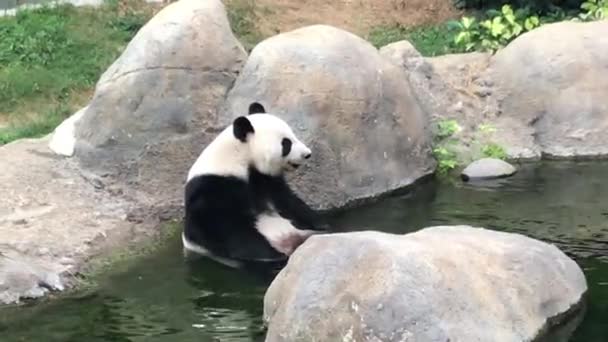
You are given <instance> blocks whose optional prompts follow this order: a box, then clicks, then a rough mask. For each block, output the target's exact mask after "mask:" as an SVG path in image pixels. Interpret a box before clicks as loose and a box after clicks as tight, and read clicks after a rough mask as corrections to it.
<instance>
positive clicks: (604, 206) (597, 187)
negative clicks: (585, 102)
mask: <svg viewBox="0 0 608 342" xmlns="http://www.w3.org/2000/svg"><path fill="white" fill-rule="evenodd" d="M520 167H521V168H520V171H519V172H518V173H517V174H516V175H515V176H514V177H511V178H508V179H503V180H499V181H491V182H483V183H476V184H465V183H462V182H459V181H454V182H451V183H441V182H436V181H434V182H430V183H427V184H424V185H421V186H418V187H416V188H415V189H414V190H413V191H411V192H409V193H408V194H406V195H400V196H395V197H392V198H388V199H384V200H382V201H380V202H378V203H376V204H374V205H371V206H367V207H365V208H359V209H357V210H351V211H349V212H346V213H342V214H339V215H336V217H335V218H333V219H332V220H333V221H334V222H335V225H336V227H338V229H339V230H347V229H350V227H366V226H367V227H375V228H377V229H379V230H384V231H390V232H398V233H405V232H410V231H414V230H417V229H420V228H423V227H427V226H431V225H446V224H469V225H474V226H483V227H487V228H491V229H497V230H505V231H512V232H519V233H523V234H526V235H528V236H531V237H535V238H538V239H541V240H544V241H548V242H552V243H555V244H557V245H558V246H559V247H560V248H561V249H562V250H564V251H565V252H566V253H568V254H569V255H570V256H572V257H573V258H575V260H576V261H577V262H578V263H579V264H580V265H581V266H582V267H583V269H584V271H585V274H586V276H587V280H588V283H589V287H590V298H589V302H588V306H587V310H586V315H585V317H584V319H583V321H582V323H581V325H580V326H579V327H578V329H577V330H576V331H575V333H574V335H573V336H572V337H571V338H570V340H569V341H572V342H606V341H608V163H606V162H588V163H582V162H579V163H572V162H545V163H540V164H528V165H521V166H520ZM269 281H270V279H269V278H268V277H263V276H260V275H258V274H255V273H244V272H241V271H237V270H232V269H228V268H226V267H223V266H221V265H218V264H216V263H214V262H212V261H210V260H207V259H199V260H185V259H184V258H183V254H182V251H181V245H180V242H179V240H176V241H172V242H171V243H170V245H169V246H168V247H167V248H165V249H163V250H162V251H160V252H158V253H156V254H155V255H153V256H149V257H147V258H145V259H143V260H140V261H138V262H137V263H135V265H131V266H130V267H129V268H128V270H123V271H121V272H115V273H114V274H112V275H110V276H107V277H105V279H104V281H103V282H102V283H101V286H100V288H98V289H96V290H95V291H94V292H88V293H83V294H81V295H79V296H72V297H69V298H62V299H58V300H54V301H50V302H48V303H40V304H38V305H32V306H26V307H20V308H17V309H10V310H7V309H5V310H0V337H1V338H0V340H1V341H2V342H13V341H33V342H38V341H40V342H60V341H61V342H68V341H74V342H81V341H87V342H96V341H107V342H110V341H112V342H119V341H120V342H122V341H125V342H126V341H129V342H135V341H146V342H160V341H171V342H185V341H197V342H199V341H263V339H264V334H263V331H262V318H261V316H262V299H263V296H264V291H265V289H266V286H267V285H268V284H269Z"/></svg>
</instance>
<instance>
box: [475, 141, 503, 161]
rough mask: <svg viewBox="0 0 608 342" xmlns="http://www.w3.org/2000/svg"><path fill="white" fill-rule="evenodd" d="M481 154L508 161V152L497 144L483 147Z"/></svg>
mask: <svg viewBox="0 0 608 342" xmlns="http://www.w3.org/2000/svg"><path fill="white" fill-rule="evenodd" d="M481 153H483V155H484V156H485V157H488V158H496V159H502V160H504V159H507V152H506V151H505V149H504V148H503V147H502V146H500V145H498V144H495V143H489V144H487V145H485V146H484V147H482V149H481Z"/></svg>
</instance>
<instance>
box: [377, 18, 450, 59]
mask: <svg viewBox="0 0 608 342" xmlns="http://www.w3.org/2000/svg"><path fill="white" fill-rule="evenodd" d="M455 34H456V33H455V30H453V29H451V28H449V27H448V25H447V24H439V25H434V26H418V27H412V28H408V27H403V26H399V25H392V26H379V27H375V28H373V29H372V30H371V31H370V33H369V34H368V35H367V37H366V38H367V40H368V41H369V42H371V43H372V44H373V45H374V46H375V47H376V48H381V47H383V46H385V45H388V44H390V43H394V42H397V41H400V40H408V41H409V42H410V43H412V45H414V47H415V48H416V50H418V51H419V52H420V53H421V54H422V55H423V56H427V57H432V56H439V55H444V54H448V53H453V52H455V51H456V49H455V48H454V47H453V44H452V42H453V41H454V36H455Z"/></svg>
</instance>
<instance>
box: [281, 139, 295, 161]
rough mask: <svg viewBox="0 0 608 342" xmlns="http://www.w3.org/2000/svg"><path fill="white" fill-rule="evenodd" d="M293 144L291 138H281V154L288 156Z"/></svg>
mask: <svg viewBox="0 0 608 342" xmlns="http://www.w3.org/2000/svg"><path fill="white" fill-rule="evenodd" d="M292 145H293V143H292V142H291V139H288V138H283V140H281V147H282V149H281V156H283V157H286V156H287V155H288V154H289V152H291V146H292Z"/></svg>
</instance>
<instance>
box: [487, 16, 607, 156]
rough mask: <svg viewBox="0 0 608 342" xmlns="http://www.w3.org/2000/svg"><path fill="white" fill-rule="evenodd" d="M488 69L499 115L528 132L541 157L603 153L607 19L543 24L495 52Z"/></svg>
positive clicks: (605, 104) (605, 139) (605, 143)
mask: <svg viewBox="0 0 608 342" xmlns="http://www.w3.org/2000/svg"><path fill="white" fill-rule="evenodd" d="M490 68H491V76H492V77H493V78H494V79H495V80H496V82H497V84H498V85H499V88H500V89H501V92H500V94H498V97H499V100H500V103H501V111H502V113H503V114H502V116H505V117H511V118H512V119H515V120H516V121H518V122H520V123H522V124H524V125H526V126H532V127H534V131H535V133H534V141H535V142H537V143H538V144H539V145H540V147H541V150H542V152H543V153H544V154H548V155H552V156H559V157H572V156H598V155H606V154H608V134H606V132H607V131H608V96H606V94H608V77H606V75H608V21H607V20H600V21H596V22H590V23H575V22H570V21H566V22H560V23H555V24H550V25H543V26H542V27H540V28H538V29H535V30H533V31H530V32H528V33H526V34H524V35H522V36H521V37H518V38H517V39H515V40H514V41H513V42H512V43H510V44H509V45H508V46H507V47H506V48H505V49H503V50H501V51H499V52H498V53H497V54H496V55H495V57H494V58H493V60H492V63H491V66H490ZM504 129H507V128H504Z"/></svg>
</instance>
